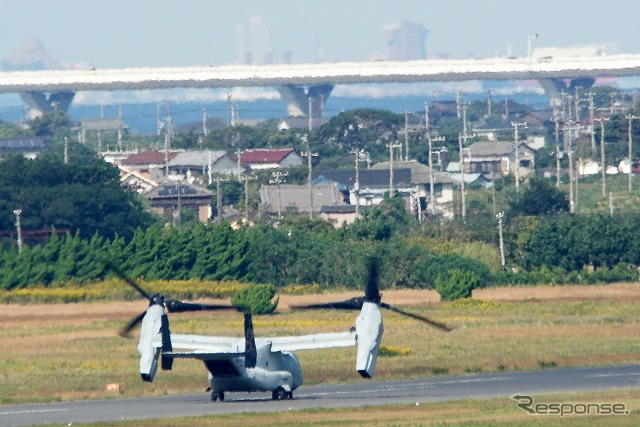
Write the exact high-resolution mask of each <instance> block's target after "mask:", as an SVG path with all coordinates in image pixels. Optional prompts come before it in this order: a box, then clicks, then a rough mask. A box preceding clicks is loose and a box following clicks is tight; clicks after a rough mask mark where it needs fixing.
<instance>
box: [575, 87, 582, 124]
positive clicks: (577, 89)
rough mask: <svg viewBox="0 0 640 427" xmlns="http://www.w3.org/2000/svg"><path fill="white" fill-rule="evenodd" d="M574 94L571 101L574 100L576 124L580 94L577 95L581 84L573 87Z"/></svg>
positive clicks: (577, 121)
mask: <svg viewBox="0 0 640 427" xmlns="http://www.w3.org/2000/svg"><path fill="white" fill-rule="evenodd" d="M574 89H575V96H574V98H573V102H574V107H573V108H574V110H575V111H574V114H575V116H576V123H577V124H578V125H580V95H579V92H578V91H579V90H580V89H581V86H576V87H575V88H574Z"/></svg>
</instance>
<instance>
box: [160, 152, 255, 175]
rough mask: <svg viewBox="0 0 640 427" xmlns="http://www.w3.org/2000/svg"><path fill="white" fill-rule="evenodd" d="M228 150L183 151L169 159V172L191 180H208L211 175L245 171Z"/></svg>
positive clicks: (237, 173)
mask: <svg viewBox="0 0 640 427" xmlns="http://www.w3.org/2000/svg"><path fill="white" fill-rule="evenodd" d="M244 171H245V168H243V167H241V166H239V165H238V162H237V161H236V160H235V159H234V158H232V157H231V156H230V155H229V154H227V152H226V151H183V152H179V153H177V154H176V156H175V157H174V158H173V159H171V160H170V161H169V173H170V174H172V175H178V176H185V177H186V178H187V180H189V181H190V182H194V180H197V181H199V182H201V183H205V182H208V177H209V175H218V174H219V175H234V176H238V175H240V174H242V173H244Z"/></svg>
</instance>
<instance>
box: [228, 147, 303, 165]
mask: <svg viewBox="0 0 640 427" xmlns="http://www.w3.org/2000/svg"><path fill="white" fill-rule="evenodd" d="M292 152H293V148H275V149H266V148H258V149H253V150H245V151H243V152H242V153H240V162H242V163H280V162H281V161H282V160H283V159H284V158H285V157H287V156H288V155H289V154H291V153H292Z"/></svg>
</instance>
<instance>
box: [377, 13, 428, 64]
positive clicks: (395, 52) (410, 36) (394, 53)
mask: <svg viewBox="0 0 640 427" xmlns="http://www.w3.org/2000/svg"><path fill="white" fill-rule="evenodd" d="M384 33H385V39H386V40H387V46H388V47H389V55H388V59H389V60H391V61H410V60H413V59H425V58H426V57H427V51H426V48H425V41H426V39H427V34H429V30H428V29H427V28H426V27H425V26H424V25H422V24H416V23H414V22H407V21H403V22H399V23H395V24H391V25H387V26H386V27H385V28H384Z"/></svg>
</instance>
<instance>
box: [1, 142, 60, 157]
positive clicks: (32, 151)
mask: <svg viewBox="0 0 640 427" xmlns="http://www.w3.org/2000/svg"><path fill="white" fill-rule="evenodd" d="M51 147H53V142H51V140H50V139H47V138H41V137H37V136H32V137H27V138H3V139H0V158H4V157H6V156H7V155H9V154H13V153H19V154H22V155H23V156H24V157H26V158H28V159H35V158H36V157H37V156H38V154H40V153H41V152H42V151H44V150H47V149H49V148H51Z"/></svg>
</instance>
